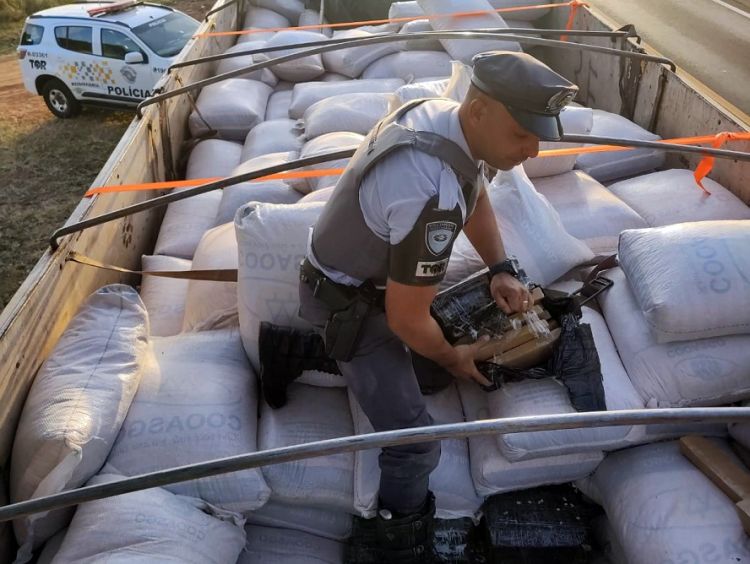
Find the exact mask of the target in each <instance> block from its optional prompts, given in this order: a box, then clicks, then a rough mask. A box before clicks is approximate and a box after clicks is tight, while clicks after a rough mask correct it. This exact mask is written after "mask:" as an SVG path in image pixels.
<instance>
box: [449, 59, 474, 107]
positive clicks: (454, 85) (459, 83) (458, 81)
mask: <svg viewBox="0 0 750 564" xmlns="http://www.w3.org/2000/svg"><path fill="white" fill-rule="evenodd" d="M451 64H452V65H453V68H452V69H451V76H450V79H449V80H448V86H446V87H445V91H444V92H443V93H442V96H443V97H444V98H450V99H451V100H454V101H456V102H459V103H460V102H463V101H464V99H465V98H466V95H467V94H468V93H469V88H471V74H472V72H473V71H472V67H470V66H469V65H465V64H463V63H462V62H461V61H452V62H451Z"/></svg>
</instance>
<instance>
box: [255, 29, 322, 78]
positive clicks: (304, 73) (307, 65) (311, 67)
mask: <svg viewBox="0 0 750 564" xmlns="http://www.w3.org/2000/svg"><path fill="white" fill-rule="evenodd" d="M326 39H328V37H326V36H325V35H323V34H322V33H316V32H314V31H302V30H287V31H279V32H278V33H276V35H274V36H273V37H272V38H271V39H269V40H268V42H267V43H266V47H283V46H286V45H289V46H290V47H291V46H293V45H296V44H298V43H312V42H314V41H325V40H326ZM305 49H306V48H298V49H283V50H281V51H272V52H270V53H266V54H263V55H257V58H258V59H259V60H263V59H265V60H268V59H276V58H278V57H286V56H287V55H292V54H294V53H298V52H300V51H304V50H305ZM271 70H272V71H273V73H274V74H275V75H276V76H278V77H279V78H280V79H281V80H288V81H290V82H306V81H308V80H315V78H317V77H319V76H320V75H322V74H323V73H324V72H325V68H324V67H323V59H322V58H321V56H320V55H319V54H316V55H307V56H306V57H302V58H299V59H295V60H293V61H287V62H284V63H278V64H276V65H273V66H272V67H271Z"/></svg>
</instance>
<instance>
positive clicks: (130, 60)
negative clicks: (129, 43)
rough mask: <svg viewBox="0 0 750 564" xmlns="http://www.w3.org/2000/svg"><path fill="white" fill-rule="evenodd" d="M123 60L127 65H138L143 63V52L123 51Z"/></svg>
mask: <svg viewBox="0 0 750 564" xmlns="http://www.w3.org/2000/svg"><path fill="white" fill-rule="evenodd" d="M125 62H126V63H127V64H129V65H140V64H141V63H143V53H141V52H140V51H130V52H129V53H125Z"/></svg>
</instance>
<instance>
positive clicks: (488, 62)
mask: <svg viewBox="0 0 750 564" xmlns="http://www.w3.org/2000/svg"><path fill="white" fill-rule="evenodd" d="M473 63H474V72H473V74H472V76H471V82H472V84H473V85H474V86H476V87H477V88H479V90H481V91H482V92H484V93H485V94H487V96H489V97H490V98H492V99H493V100H497V101H498V102H501V103H502V104H504V105H505V107H506V108H507V109H508V112H510V114H511V115H512V116H513V118H514V119H515V120H516V121H517V122H518V123H519V124H520V125H521V126H522V127H523V128H524V129H526V130H528V131H530V132H531V133H533V134H535V135H536V136H537V137H539V138H540V139H543V140H545V141H557V140H559V139H560V137H562V133H563V131H562V125H561V124H560V118H559V115H560V110H561V109H562V108H564V107H565V106H566V105H567V104H568V103H569V102H570V101H571V100H573V98H575V96H576V94H577V93H578V87H577V86H576V85H575V84H573V83H572V82H570V81H568V80H567V79H565V78H563V77H562V76H560V75H559V74H557V73H556V72H555V71H553V70H552V69H551V68H549V67H548V66H547V65H545V64H544V63H542V62H541V61H539V60H538V59H535V58H534V57H532V56H531V55H527V54H526V53H518V52H515V51H489V52H487V53H480V54H479V55H476V56H475V57H474V59H473Z"/></svg>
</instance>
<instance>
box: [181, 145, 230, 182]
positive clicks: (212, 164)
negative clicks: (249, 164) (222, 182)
mask: <svg viewBox="0 0 750 564" xmlns="http://www.w3.org/2000/svg"><path fill="white" fill-rule="evenodd" d="M241 155H242V144H240V143H236V142H234V141H224V140H223V139H204V140H202V141H199V142H198V143H197V144H196V145H195V147H193V150H192V151H190V157H189V158H188V164H187V170H186V172H185V178H186V179H193V178H215V177H217V176H220V177H224V176H229V175H230V174H231V173H232V170H234V168H235V167H236V166H237V165H238V164H240V157H241Z"/></svg>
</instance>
